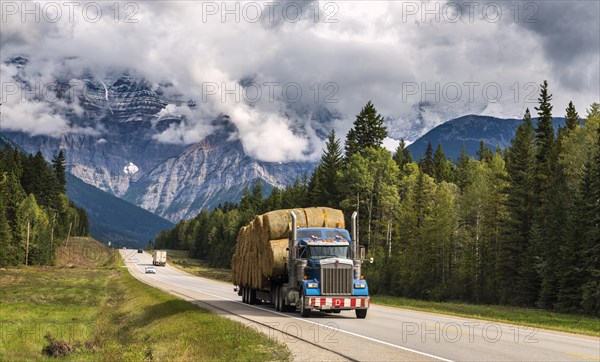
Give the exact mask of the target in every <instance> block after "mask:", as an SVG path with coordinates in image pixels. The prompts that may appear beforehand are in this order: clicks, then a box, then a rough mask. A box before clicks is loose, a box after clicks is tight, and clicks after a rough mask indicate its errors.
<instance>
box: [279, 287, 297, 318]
mask: <svg viewBox="0 0 600 362" xmlns="http://www.w3.org/2000/svg"><path fill="white" fill-rule="evenodd" d="M279 301H280V303H281V311H282V312H295V311H296V306H295V305H294V306H292V305H289V304H287V303H286V302H285V295H284V294H283V292H282V291H281V289H280V290H279Z"/></svg>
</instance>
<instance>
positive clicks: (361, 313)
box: [356, 309, 367, 319]
mask: <svg viewBox="0 0 600 362" xmlns="http://www.w3.org/2000/svg"><path fill="white" fill-rule="evenodd" d="M356 318H358V319H365V318H367V310H366V309H356Z"/></svg>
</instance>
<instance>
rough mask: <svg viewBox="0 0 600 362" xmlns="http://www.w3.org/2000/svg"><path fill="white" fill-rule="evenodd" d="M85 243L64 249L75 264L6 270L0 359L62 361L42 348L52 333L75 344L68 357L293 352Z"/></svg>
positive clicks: (260, 356)
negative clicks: (166, 290) (147, 279)
mask: <svg viewBox="0 0 600 362" xmlns="http://www.w3.org/2000/svg"><path fill="white" fill-rule="evenodd" d="M85 243H86V241H83V240H82V241H81V244H82V245H83V244H85ZM70 248H72V249H73V248H75V249H77V248H78V246H77V243H73V245H71V246H70ZM83 249H84V250H87V251H86V252H85V253H84V255H83V256H82V254H81V252H80V251H79V250H72V252H68V253H65V255H67V259H65V260H63V262H62V264H61V265H68V267H47V268H44V267H35V268H34V267H30V268H27V269H25V268H19V269H6V270H0V360H1V361H31V360H36V361H37V360H42V361H45V360H48V361H53V360H54V361H55V360H56V359H55V358H50V357H47V356H44V355H43V354H42V349H43V348H44V347H45V346H47V345H48V344H49V343H48V342H47V341H46V339H45V338H44V336H45V335H46V334H47V332H50V333H51V334H52V337H54V338H55V339H56V340H60V341H64V342H66V343H65V344H64V345H67V346H69V347H74V348H75V350H74V351H73V352H72V353H71V354H69V355H68V356H66V357H63V358H61V359H60V360H64V361H96V360H108V361H122V360H127V361H150V360H161V361H163V360H165V361H184V360H185V361H190V360H236V361H237V360H241V361H244V360H247V361H253V360H288V359H289V358H290V355H289V351H288V350H287V349H286V347H285V346H283V345H280V344H277V343H276V342H274V341H272V340H270V339H269V338H268V336H265V335H263V334H260V333H257V332H254V331H253V330H251V329H250V328H247V327H245V326H244V325H242V324H240V323H237V322H234V321H231V320H229V319H227V318H224V317H220V316H218V315H216V314H214V313H211V312H209V311H207V310H204V309H200V308H198V307H196V306H194V305H193V304H191V303H188V302H186V301H183V300H181V299H178V298H176V297H174V296H171V295H170V294H167V293H164V292H162V291H160V290H158V289H155V288H152V287H150V286H148V285H146V284H143V283H141V282H140V281H138V280H137V279H135V278H134V277H133V276H131V275H130V274H129V273H128V272H127V270H126V269H124V267H122V263H121V262H120V261H119V264H121V265H116V263H114V262H113V260H114V259H113V258H112V255H111V254H110V253H109V251H108V249H105V248H104V249H103V250H100V248H98V247H97V245H95V246H94V247H93V248H89V247H83ZM102 254H103V255H102ZM107 259H108V260H110V262H108V263H107ZM90 260H93V261H90ZM59 264H60V263H59Z"/></svg>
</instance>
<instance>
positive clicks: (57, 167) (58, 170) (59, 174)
mask: <svg viewBox="0 0 600 362" xmlns="http://www.w3.org/2000/svg"><path fill="white" fill-rule="evenodd" d="M52 168H53V169H54V175H55V176H56V180H57V181H58V185H59V187H60V188H59V190H60V192H61V193H63V194H64V193H65V192H66V191H67V189H66V187H67V176H66V173H65V171H66V169H67V166H66V163H65V153H64V152H63V150H60V152H58V154H57V155H56V156H55V157H54V158H53V159H52Z"/></svg>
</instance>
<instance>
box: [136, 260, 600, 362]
mask: <svg viewBox="0 0 600 362" xmlns="http://www.w3.org/2000/svg"><path fill="white" fill-rule="evenodd" d="M135 265H136V266H137V267H138V269H139V270H140V271H142V270H141V269H140V266H139V265H138V264H137V263H136V264H135ZM170 271H172V272H173V271H175V272H179V273H182V274H184V275H183V276H190V277H194V278H200V279H202V280H203V281H206V282H210V283H209V284H213V285H215V286H217V285H218V286H223V285H224V283H221V282H215V281H212V280H210V279H206V278H202V277H198V276H196V275H193V274H190V273H187V272H184V271H181V270H179V269H177V268H171V270H170ZM174 274H176V273H174ZM175 276H177V275H175ZM157 280H158V279H157ZM163 283H164V282H163ZM184 288H185V287H184ZM185 289H189V288H185ZM189 290H193V291H196V292H199V293H204V292H203V291H199V290H196V289H189ZM205 294H208V293H205ZM208 295H211V296H216V297H219V298H223V299H226V300H229V301H233V302H237V303H240V304H243V303H241V302H240V301H236V300H233V299H227V298H224V297H220V296H217V295H213V294H208ZM244 305H247V306H251V305H249V304H244ZM373 306H375V307H377V308H382V309H389V310H399V309H401V310H403V311H407V312H409V313H411V314H417V315H418V314H419V311H416V310H413V309H403V308H397V307H391V306H387V305H380V304H373ZM251 307H253V308H258V309H260V310H264V311H267V312H270V313H273V314H278V315H283V316H286V317H289V318H294V319H298V320H301V321H306V320H304V319H302V318H298V317H292V316H289V315H287V314H283V313H279V312H276V311H272V310H268V309H264V308H259V307H256V306H251ZM425 313H426V314H431V315H434V316H436V317H439V318H442V319H446V320H448V321H456V320H466V321H484V322H485V320H478V319H469V318H466V317H460V316H456V317H455V319H453V317H454V316H448V315H438V314H435V313H432V312H427V311H425ZM487 322H489V323H501V324H504V326H501V327H505V328H509V329H510V327H509V326H511V325H514V326H520V325H518V324H510V323H503V322H491V321H487ZM309 323H315V322H310V321H309ZM315 324H318V325H321V326H323V325H322V324H319V323H315ZM526 327H527V328H539V327H529V326H526ZM343 332H345V333H349V334H352V333H353V332H350V331H343ZM536 333H538V334H543V335H547V336H551V337H556V338H567V339H573V340H576V341H580V342H587V343H593V344H599V343H600V340H599V341H593V340H590V339H583V338H578V337H571V336H564V335H561V334H555V333H548V332H541V331H539V330H538V331H536ZM358 336H360V335H358ZM362 337H363V338H367V339H369V338H371V337H367V336H362ZM380 342H381V343H384V344H385V343H388V342H384V341H380ZM393 346H396V345H393ZM397 347H398V348H403V349H407V350H410V351H412V350H411V349H409V348H406V347H401V346H397ZM414 352H415V353H425V352H419V351H414ZM430 357H434V358H440V359H442V360H443V358H441V357H436V356H430Z"/></svg>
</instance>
